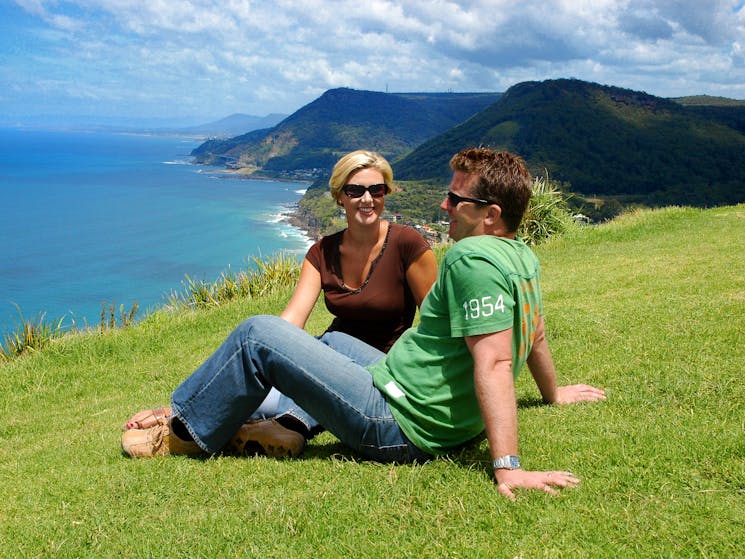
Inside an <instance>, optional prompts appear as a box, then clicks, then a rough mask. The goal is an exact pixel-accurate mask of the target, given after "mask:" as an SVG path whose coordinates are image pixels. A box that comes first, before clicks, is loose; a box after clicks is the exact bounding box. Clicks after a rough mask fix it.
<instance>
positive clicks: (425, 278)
mask: <svg viewBox="0 0 745 559" xmlns="http://www.w3.org/2000/svg"><path fill="white" fill-rule="evenodd" d="M392 184H393V171H392V169H391V166H390V164H389V163H388V161H386V159H385V158H383V157H382V156H380V155H379V154H377V153H374V152H370V151H364V150H359V151H354V152H351V153H348V154H346V155H345V156H344V157H342V158H341V159H340V160H339V161H338V162H337V163H336V165H335V166H334V169H333V171H332V174H331V178H330V180H329V186H330V188H331V196H332V197H333V199H334V200H335V201H336V203H337V204H338V205H339V206H340V207H342V208H344V212H345V215H346V219H347V227H346V229H344V230H342V231H339V232H337V233H334V234H332V235H328V236H326V237H324V238H322V239H321V240H320V241H318V242H317V243H315V244H314V245H313V246H312V247H311V248H310V249H309V250H308V253H307V254H306V257H305V259H304V260H303V263H302V267H301V270H300V279H299V281H298V284H297V287H296V288H295V292H294V293H293V295H292V298H291V299H290V301H289V303H288V304H287V306H286V307H285V309H284V311H283V312H282V313H281V315H280V316H281V317H282V318H283V319H285V320H286V321H288V322H290V323H292V324H294V325H295V326H298V327H299V328H304V327H305V323H306V321H307V320H308V317H309V316H310V313H311V311H312V310H313V307H314V305H315V303H316V300H317V299H318V296H319V294H320V293H321V292H323V294H324V300H325V303H326V307H327V309H328V310H329V312H331V314H333V315H334V320H333V321H332V323H331V324H330V325H329V327H328V329H327V330H326V332H325V333H324V334H323V335H322V336H321V338H320V339H321V341H322V342H324V343H325V344H326V345H329V346H331V347H332V348H341V347H346V346H347V345H350V344H348V343H347V342H348V336H352V337H354V338H357V339H358V340H362V341H364V342H366V343H367V344H368V346H369V347H366V346H361V345H360V344H354V347H355V348H360V349H357V354H356V355H354V356H353V358H354V359H355V360H356V361H358V362H360V363H363V362H364V363H367V362H374V361H375V360H376V359H378V358H379V357H380V355H382V353H381V352H387V351H388V349H389V348H390V347H391V345H393V342H395V341H396V340H397V339H398V337H399V336H400V335H401V334H402V333H403V332H404V331H405V330H406V329H407V328H408V327H409V326H411V324H412V321H413V319H414V314H415V312H416V308H417V306H419V305H421V303H422V301H423V299H424V297H425V296H426V295H427V293H428V292H429V289H430V287H431V286H432V284H433V283H434V281H435V279H436V277H437V262H436V260H435V256H434V254H433V252H432V250H431V248H430V247H429V245H428V244H427V242H426V241H425V240H424V238H423V237H422V236H421V235H420V234H419V233H418V232H417V231H416V230H414V229H412V228H410V227H407V226H402V225H398V224H393V223H390V222H388V221H387V220H384V219H382V214H383V210H384V208H385V196H386V195H387V194H389V193H390V192H391V185H392ZM170 413H171V411H170V408H158V409H153V410H144V411H141V412H139V413H137V414H136V415H134V416H133V417H132V418H131V419H130V420H129V421H128V422H127V424H126V426H125V428H126V429H147V428H149V427H151V426H153V425H156V424H158V423H166V422H167V421H168V418H169V416H170ZM320 430H322V427H321V426H320V425H318V423H317V422H316V421H315V420H314V419H313V418H312V417H310V415H308V414H307V413H306V412H304V411H303V410H302V409H301V408H300V407H298V406H297V405H296V404H295V403H294V402H293V401H292V400H291V399H290V398H288V397H286V396H284V395H283V394H281V393H279V392H278V391H277V390H275V389H272V390H271V391H270V393H269V395H268V396H267V397H266V399H265V400H264V402H263V403H262V404H261V406H260V407H259V409H258V410H256V412H255V413H254V414H253V415H252V416H251V418H250V420H249V421H248V422H247V423H245V424H244V425H243V426H242V427H241V428H240V430H239V431H238V433H237V434H236V436H235V437H233V439H232V440H231V442H230V443H229V444H228V446H227V447H226V450H227V451H229V452H232V453H239V454H242V453H249V452H251V453H253V452H259V453H264V454H267V455H270V456H287V455H292V456H295V455H297V454H299V453H300V452H302V449H303V448H304V446H305V441H306V439H308V438H309V437H311V436H312V435H313V434H315V433H316V432H318V431H320ZM164 446H165V448H167V445H164Z"/></svg>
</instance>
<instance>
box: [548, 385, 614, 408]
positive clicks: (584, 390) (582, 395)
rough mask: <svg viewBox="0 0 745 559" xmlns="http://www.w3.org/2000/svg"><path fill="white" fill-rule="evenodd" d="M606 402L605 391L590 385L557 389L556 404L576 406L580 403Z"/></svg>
mask: <svg viewBox="0 0 745 559" xmlns="http://www.w3.org/2000/svg"><path fill="white" fill-rule="evenodd" d="M598 400H605V390H602V389H600V388H595V387H594V386H590V385H589V384H572V385H569V386H559V387H558V388H557V389H556V400H555V401H554V402H553V403H554V404H576V403H578V402H597V401H598Z"/></svg>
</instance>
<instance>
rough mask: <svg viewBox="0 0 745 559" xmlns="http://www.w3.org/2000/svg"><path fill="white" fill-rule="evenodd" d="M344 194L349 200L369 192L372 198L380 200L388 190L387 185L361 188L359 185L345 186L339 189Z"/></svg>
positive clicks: (372, 185)
mask: <svg viewBox="0 0 745 559" xmlns="http://www.w3.org/2000/svg"><path fill="white" fill-rule="evenodd" d="M341 189H342V190H343V191H344V194H346V195H347V196H349V197H350V198H359V197H361V196H364V195H365V192H369V193H370V196H372V197H373V198H380V197H381V196H385V193H386V191H387V190H388V185H387V184H385V183H382V182H381V183H380V184H371V185H370V186H362V185H361V184H345V185H344V186H342V187H341Z"/></svg>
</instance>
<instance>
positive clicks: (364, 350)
mask: <svg viewBox="0 0 745 559" xmlns="http://www.w3.org/2000/svg"><path fill="white" fill-rule="evenodd" d="M318 339H319V340H321V342H322V343H324V344H326V345H327V346H329V347H331V348H333V349H335V350H336V351H339V352H340V353H344V354H345V355H346V356H347V357H350V358H351V359H352V360H353V361H354V362H355V363H358V364H360V365H362V366H365V365H369V364H372V363H375V362H376V361H377V360H378V359H381V358H383V357H385V354H384V353H382V352H381V351H379V350H377V349H375V348H374V347H372V346H369V345H367V344H360V343H357V342H358V341H359V340H357V339H356V338H353V337H350V336H348V335H347V334H344V333H342V332H325V333H324V334H323V335H322V336H319V337H318ZM283 415H284V416H288V415H289V416H292V417H293V418H295V419H297V420H298V421H300V422H301V423H302V424H303V425H304V426H305V428H306V429H307V430H308V433H310V435H311V436H313V435H315V434H317V433H318V432H320V431H322V430H323V427H322V426H321V425H320V424H319V423H318V422H317V421H316V420H315V419H313V418H312V417H311V416H310V414H308V413H307V412H306V411H305V410H303V409H302V408H301V407H300V406H298V405H297V404H296V403H295V402H294V401H293V400H292V398H289V397H287V396H286V395H285V394H282V393H281V392H280V391H279V390H277V389H276V388H274V387H272V388H271V389H270V390H269V394H267V396H266V398H264V401H263V402H261V405H260V406H259V407H258V408H257V409H256V411H254V412H253V413H252V414H251V417H249V419H271V418H275V417H280V416H283Z"/></svg>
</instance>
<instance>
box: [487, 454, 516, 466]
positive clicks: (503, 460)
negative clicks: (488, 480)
mask: <svg viewBox="0 0 745 559" xmlns="http://www.w3.org/2000/svg"><path fill="white" fill-rule="evenodd" d="M519 468H520V459H519V458H518V457H517V456H514V455H513V454H507V455H505V456H500V457H499V458H496V459H495V460H494V462H492V469H494V470H517V469H519Z"/></svg>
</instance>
